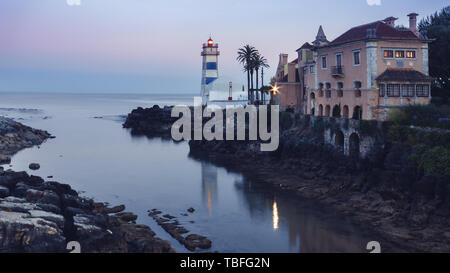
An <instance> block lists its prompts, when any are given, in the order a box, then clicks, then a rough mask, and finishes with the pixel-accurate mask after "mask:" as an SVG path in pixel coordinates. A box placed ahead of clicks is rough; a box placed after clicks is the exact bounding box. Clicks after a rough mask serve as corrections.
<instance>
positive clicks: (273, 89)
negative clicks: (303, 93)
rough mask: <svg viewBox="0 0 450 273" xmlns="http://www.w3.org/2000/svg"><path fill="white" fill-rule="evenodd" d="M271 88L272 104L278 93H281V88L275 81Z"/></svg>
mask: <svg viewBox="0 0 450 273" xmlns="http://www.w3.org/2000/svg"><path fill="white" fill-rule="evenodd" d="M270 87H271V89H270V90H269V92H270V104H273V98H274V97H275V95H276V94H278V93H280V88H279V87H278V84H277V83H275V84H274V85H270Z"/></svg>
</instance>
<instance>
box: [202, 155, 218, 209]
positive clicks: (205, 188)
mask: <svg viewBox="0 0 450 273" xmlns="http://www.w3.org/2000/svg"><path fill="white" fill-rule="evenodd" d="M202 197H203V204H206V207H207V208H208V212H209V215H211V214H212V209H213V206H214V205H215V204H216V202H217V198H218V196H217V167H216V166H214V165H212V164H209V163H205V162H202Z"/></svg>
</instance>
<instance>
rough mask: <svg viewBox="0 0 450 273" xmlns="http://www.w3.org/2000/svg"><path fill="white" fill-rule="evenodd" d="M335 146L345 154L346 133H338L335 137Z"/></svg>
mask: <svg viewBox="0 0 450 273" xmlns="http://www.w3.org/2000/svg"><path fill="white" fill-rule="evenodd" d="M334 144H335V145H336V148H337V149H338V150H339V151H340V152H342V153H343V152H344V133H342V131H341V130H339V131H337V132H336V136H335V137H334Z"/></svg>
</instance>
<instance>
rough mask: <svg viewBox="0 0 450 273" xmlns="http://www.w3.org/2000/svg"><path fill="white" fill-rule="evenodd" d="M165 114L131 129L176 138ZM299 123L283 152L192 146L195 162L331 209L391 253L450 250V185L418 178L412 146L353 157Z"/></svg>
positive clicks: (288, 131)
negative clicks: (408, 156)
mask: <svg viewBox="0 0 450 273" xmlns="http://www.w3.org/2000/svg"><path fill="white" fill-rule="evenodd" d="M153 113H157V114H156V115H155V116H153V117H150V116H149V115H152V114H153ZM161 116H164V117H167V116H169V117H170V108H169V107H166V108H159V107H157V106H155V107H153V108H151V110H149V109H142V108H140V109H136V110H134V111H133V112H132V113H131V114H129V116H128V118H127V121H126V122H125V125H124V127H127V128H131V129H132V131H134V132H135V133H139V134H143V135H151V136H153V137H154V136H156V135H158V134H159V133H161V134H162V135H163V136H167V135H170V125H171V122H172V120H170V119H168V118H164V119H162V120H158V122H156V123H153V122H152V121H153V120H154V119H158V117H161ZM296 124H298V121H293V122H292V125H291V126H287V127H286V126H285V127H286V128H284V129H283V130H282V132H281V135H280V147H279V149H278V150H277V151H276V152H272V153H262V152H260V149H259V143H258V142H257V141H255V142H242V141H212V142H208V141H190V143H189V145H190V156H192V157H194V158H197V159H201V160H206V161H209V162H212V163H214V164H216V165H219V166H223V167H225V168H227V169H229V170H233V171H238V172H240V173H242V174H244V175H246V176H248V177H250V178H251V179H253V180H255V181H261V182H262V183H270V184H272V185H275V186H277V187H280V188H281V189H284V190H286V191H290V192H294V193H296V194H298V195H300V196H302V197H306V198H311V199H314V200H318V201H319V202H320V203H322V204H324V205H326V206H332V207H334V208H336V209H337V211H338V212H340V213H341V214H343V215H347V216H349V217H350V218H351V219H352V221H353V222H354V223H355V224H357V225H359V226H361V227H362V229H366V230H370V231H371V233H372V234H376V235H377V237H378V238H379V240H380V241H381V243H382V246H383V247H384V248H383V249H384V250H385V251H389V252H450V232H449V231H448V226H450V185H449V183H448V181H446V180H445V179H440V178H437V177H435V176H432V175H424V174H423V173H420V172H418V171H417V166H414V165H413V164H411V163H410V162H409V161H408V160H407V155H408V153H410V150H408V149H409V148H408V147H406V146H405V145H402V144H401V143H400V144H392V145H383V147H384V148H383V149H382V150H380V151H377V152H376V153H374V154H373V155H372V156H371V157H370V159H366V160H359V159H353V158H349V157H347V156H343V155H342V154H340V153H338V152H337V151H336V150H335V149H333V147H330V146H328V145H326V144H324V142H323V139H321V137H317V134H316V133H314V130H315V129H314V128H308V126H297V125H296ZM282 127H283V126H282Z"/></svg>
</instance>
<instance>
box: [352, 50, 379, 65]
mask: <svg viewBox="0 0 450 273" xmlns="http://www.w3.org/2000/svg"><path fill="white" fill-rule="evenodd" d="M355 53H359V64H356V59H355ZM383 56H384V52H383ZM352 59H353V66H361V49H355V50H353V51H352Z"/></svg>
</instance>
